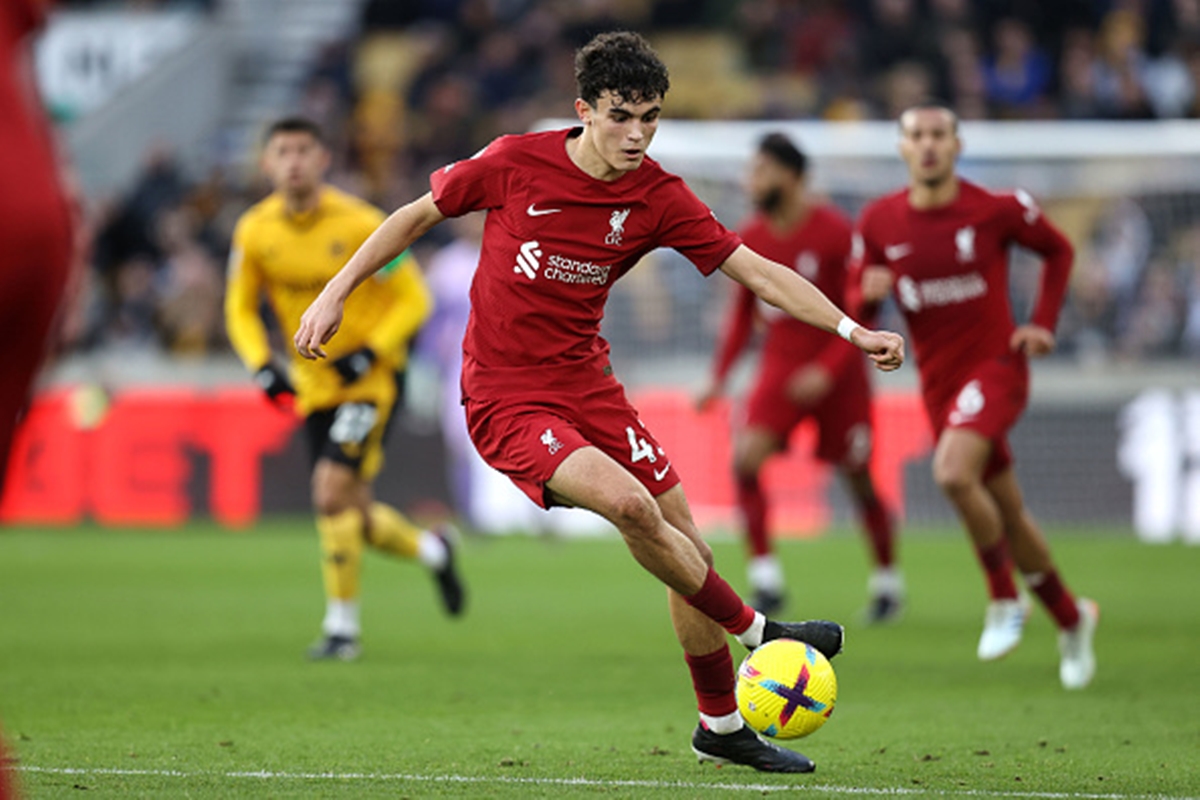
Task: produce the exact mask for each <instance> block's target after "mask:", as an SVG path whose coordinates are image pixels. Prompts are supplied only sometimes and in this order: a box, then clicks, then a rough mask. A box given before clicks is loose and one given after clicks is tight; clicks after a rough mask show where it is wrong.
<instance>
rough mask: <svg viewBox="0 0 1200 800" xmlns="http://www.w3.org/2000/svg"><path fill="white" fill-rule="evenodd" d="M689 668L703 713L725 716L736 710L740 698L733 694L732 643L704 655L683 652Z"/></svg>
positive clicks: (697, 700)
mask: <svg viewBox="0 0 1200 800" xmlns="http://www.w3.org/2000/svg"><path fill="white" fill-rule="evenodd" d="M683 657H684V659H685V660H686V661H687V665H688V669H689V670H691V671H692V686H693V687H695V689H696V704H697V705H698V706H699V707H700V713H701V714H708V715H709V716H710V717H723V716H725V715H726V714H732V713H733V712H735V711H737V698H735V697H734V694H733V686H734V677H733V656H731V655H730V654H729V645H721V649H720V650H717V651H715V652H712V653H709V654H708V655H705V656H693V655H689V654H688V653H684V655H683Z"/></svg>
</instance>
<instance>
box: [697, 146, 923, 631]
mask: <svg viewBox="0 0 1200 800" xmlns="http://www.w3.org/2000/svg"><path fill="white" fill-rule="evenodd" d="M807 172H808V159H807V158H806V157H805V155H804V153H803V152H801V151H800V150H799V149H798V148H797V147H796V145H795V144H794V143H793V142H792V141H791V140H790V139H788V138H787V137H786V136H785V135H783V134H781V133H772V134H768V135H767V136H766V137H764V138H763V140H762V141H761V142H760V143H759V146H758V151H757V152H756V153H755V155H754V158H753V159H752V161H751V164H750V170H749V173H748V174H747V176H746V190H747V193H748V194H749V196H750V200H751V202H752V203H753V204H754V208H755V210H756V211H757V213H756V214H754V216H752V217H751V218H750V220H749V221H748V222H747V224H746V225H745V226H743V227H742V229H741V230H740V231H739V233H740V234H741V237H742V241H744V242H745V243H746V246H747V247H749V248H750V249H751V250H754V251H755V252H757V253H761V254H762V255H764V256H766V257H767V258H770V259H772V260H774V261H778V262H779V263H780V264H784V265H785V266H790V267H791V268H792V269H794V270H796V271H797V272H799V273H800V274H801V275H802V276H804V277H805V278H807V279H808V280H810V281H812V283H813V284H814V285H815V286H816V287H817V288H818V289H820V290H821V291H822V292H824V293H825V295H826V297H828V298H829V299H830V300H832V301H833V302H834V303H837V304H838V305H842V306H845V300H846V284H847V274H846V268H847V262H848V260H849V258H850V239H851V234H852V229H851V225H850V222H849V221H848V220H847V219H846V218H845V217H844V216H842V214H841V213H840V212H839V211H838V210H837V209H835V208H833V207H832V206H829V205H824V204H820V203H817V202H815V201H813V200H812V198H810V197H809V195H808V192H807V191H806V178H807ZM736 291H737V297H736V300H735V303H734V307H733V313H732V314H731V315H730V317H729V322H728V325H727V326H726V329H725V332H724V335H723V336H722V340H721V343H720V344H719V345H718V348H717V357H716V361H715V363H714V365H713V374H712V379H711V381H710V382H709V385H708V387H706V388H705V390H704V391H703V392H702V393H701V395H700V398H699V405H700V407H701V408H703V407H705V406H707V405H708V404H709V403H711V402H712V401H713V400H715V399H716V398H717V397H719V396H720V395H721V394H722V392H723V391H724V388H725V380H726V377H727V376H728V375H729V371H730V369H731V368H732V367H733V365H734V363H735V362H736V361H737V358H738V356H739V355H740V354H741V353H742V351H743V350H744V349H745V347H746V345H747V344H748V343H749V341H750V337H751V335H752V333H753V332H754V328H755V326H756V324H757V325H761V326H762V327H765V329H766V333H765V337H764V342H763V347H762V358H761V360H760V363H759V366H758V374H757V376H756V378H755V380H754V387H753V388H752V389H751V390H750V396H749V398H748V400H747V401H746V407H745V408H744V409H743V410H742V411H741V412H739V420H738V423H737V425H736V429H735V432H734V441H733V472H734V479H735V480H736V482H737V501H738V507H739V508H740V510H741V513H742V519H743V520H744V523H745V526H746V544H747V546H748V547H749V550H750V562H749V565H748V569H747V573H748V577H749V579H750V587H751V589H752V590H753V592H754V596H753V599H752V601H751V605H753V606H754V607H755V608H756V609H758V610H759V611H761V612H763V613H764V614H771V613H774V612H775V611H778V610H779V609H780V608H781V607H782V605H783V602H784V586H785V583H784V576H783V567H782V566H781V565H780V563H779V559H778V557H777V556H776V555H775V553H774V552H773V548H772V545H771V537H770V533H769V531H768V529H767V517H768V513H769V509H768V503H767V497H766V494H765V493H764V492H763V487H762V482H761V480H760V475H761V473H762V468H763V465H764V464H765V463H766V461H767V459H768V458H770V457H771V456H772V455H774V454H775V453H778V452H781V451H783V450H785V449H787V443H788V437H789V436H790V435H791V433H792V431H793V430H795V429H796V426H798V425H799V424H800V423H801V422H803V421H804V420H805V419H810V418H811V419H812V420H813V421H814V422H815V423H816V426H817V436H818V439H817V447H816V456H817V458H819V459H821V460H822V461H825V462H827V463H829V464H832V465H834V466H835V467H837V469H838V471H839V472H840V473H841V475H842V478H843V480H844V481H845V483H846V487H847V489H848V490H849V493H850V496H851V498H852V500H853V502H854V504H855V506H856V507H857V509H858V515H859V518H860V520H861V521H862V526H863V530H864V532H865V533H866V535H867V539H868V544H869V545H870V550H871V558H872V562H873V565H874V571H873V572H872V573H871V577H870V579H869V581H868V586H867V589H868V603H867V610H866V621H867V622H868V623H878V622H886V621H889V620H892V619H895V617H896V616H897V615H898V614H899V613H900V607H901V602H902V599H903V592H904V586H903V583H902V579H901V576H900V572H899V570H898V569H897V568H896V566H895V542H894V532H893V527H892V519H891V515H890V514H889V513H888V510H887V508H886V507H885V506H884V505H883V503H882V502H881V501H880V499H879V496H878V494H876V492H875V484H874V482H873V481H872V480H871V472H870V470H869V468H868V467H869V464H870V460H871V442H872V429H871V384H870V380H869V379H868V377H867V371H866V363H865V362H864V360H863V358H862V355H861V354H860V352H859V351H858V350H857V349H856V348H854V347H852V346H851V345H850V344H848V343H846V342H844V341H842V340H841V339H836V338H834V337H832V336H827V335H825V334H823V333H821V332H820V331H818V330H817V329H816V328H814V327H812V326H811V325H805V324H804V323H803V322H800V321H798V320H795V319H793V318H792V317H790V316H788V315H787V314H784V313H782V312H780V311H778V310H777V309H775V308H774V307H772V306H769V305H766V304H764V303H761V302H759V300H758V298H757V297H756V296H755V295H754V292H752V291H751V290H750V289H748V288H746V287H745V286H739V287H737V290H736Z"/></svg>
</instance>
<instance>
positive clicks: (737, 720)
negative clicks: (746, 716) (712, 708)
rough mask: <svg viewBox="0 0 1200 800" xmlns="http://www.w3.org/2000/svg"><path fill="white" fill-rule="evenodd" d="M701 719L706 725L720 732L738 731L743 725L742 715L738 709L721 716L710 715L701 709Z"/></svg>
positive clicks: (715, 731) (711, 729) (714, 731)
mask: <svg viewBox="0 0 1200 800" xmlns="http://www.w3.org/2000/svg"><path fill="white" fill-rule="evenodd" d="M700 721H701V722H703V723H704V727H706V728H708V729H709V730H710V731H712V732H713V733H718V734H726V733H737V732H738V731H740V730H741V729H742V725H743V723H742V715H741V714H739V713H738V712H736V711H734V712H733V713H731V714H724V715H722V716H719V717H713V716H709V715H708V714H705V713H704V712H703V711H701V712H700Z"/></svg>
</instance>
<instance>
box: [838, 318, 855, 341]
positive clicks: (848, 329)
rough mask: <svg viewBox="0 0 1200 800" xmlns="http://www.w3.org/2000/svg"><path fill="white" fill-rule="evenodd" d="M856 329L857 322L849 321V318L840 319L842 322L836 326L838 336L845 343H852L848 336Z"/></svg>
mask: <svg viewBox="0 0 1200 800" xmlns="http://www.w3.org/2000/svg"><path fill="white" fill-rule="evenodd" d="M857 327H858V323H857V322H855V321H854V320H852V319H850V318H849V317H842V321H841V322H839V323H838V326H837V332H838V336H840V337H842V338H843V339H845V340H846V341H847V342H851V343H852V342H853V340H852V339H851V338H850V335H851V334H852V333H854V329H855V328H857Z"/></svg>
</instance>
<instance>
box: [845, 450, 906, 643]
mask: <svg viewBox="0 0 1200 800" xmlns="http://www.w3.org/2000/svg"><path fill="white" fill-rule="evenodd" d="M839 472H840V473H841V475H842V479H843V481H844V483H845V485H846V489H847V491H848V492H849V494H850V498H851V500H852V502H853V503H854V507H855V509H856V511H857V512H858V519H859V524H860V526H861V527H862V531H863V534H864V535H865V537H866V541H867V546H868V551H869V552H870V557H871V567H872V569H871V576H870V578H868V580H867V596H868V600H867V609H866V612H865V615H864V616H865V619H866V621H867V623H868V624H878V623H884V622H890V621H892V620H895V619H896V618H897V617H899V615H900V613H901V610H902V609H903V607H904V577H903V575H901V573H900V568H899V566H897V564H896V532H895V524H894V522H893V519H892V515H891V513H890V512H889V510H888V508H887V505H886V504H885V503H884V502H883V500H882V499H881V498H880V497H879V493H878V492H877V491H876V490H875V481H874V479H873V478H872V477H871V471H870V469H869V468H868V467H867V465H866V464H857V463H850V464H847V463H843V464H842V465H841V467H840V468H839Z"/></svg>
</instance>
